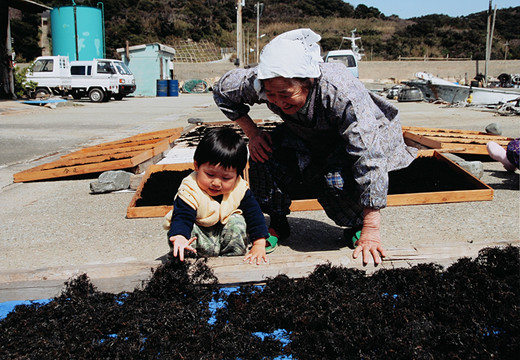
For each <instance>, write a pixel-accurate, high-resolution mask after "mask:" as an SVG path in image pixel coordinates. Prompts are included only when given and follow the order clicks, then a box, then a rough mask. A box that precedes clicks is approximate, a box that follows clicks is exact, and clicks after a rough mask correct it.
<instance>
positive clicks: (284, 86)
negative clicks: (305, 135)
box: [264, 77, 309, 115]
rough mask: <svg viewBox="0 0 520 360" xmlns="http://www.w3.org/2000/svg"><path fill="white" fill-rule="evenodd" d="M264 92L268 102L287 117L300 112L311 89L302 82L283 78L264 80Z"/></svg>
mask: <svg viewBox="0 0 520 360" xmlns="http://www.w3.org/2000/svg"><path fill="white" fill-rule="evenodd" d="M264 90H265V94H266V95H267V100H269V102H271V103H273V104H275V105H276V106H278V107H279V108H280V109H282V111H283V112H284V113H286V114H287V115H293V114H295V113H296V112H297V111H298V110H300V109H301V108H302V107H303V106H304V105H305V101H306V100H307V95H308V94H309V89H308V88H307V87H305V86H303V85H302V83H301V82H299V81H296V80H292V79H286V78H283V77H275V78H272V79H266V80H264Z"/></svg>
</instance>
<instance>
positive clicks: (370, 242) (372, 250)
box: [352, 208, 386, 266]
mask: <svg viewBox="0 0 520 360" xmlns="http://www.w3.org/2000/svg"><path fill="white" fill-rule="evenodd" d="M363 216H364V220H363V228H362V229H361V236H360V237H359V240H358V241H357V242H356V245H357V246H356V249H355V250H354V254H353V255H352V256H353V257H354V259H357V257H358V256H359V254H360V253H361V254H363V265H366V264H368V263H369V262H370V258H372V259H374V265H376V266H377V265H379V264H381V261H382V259H381V258H383V257H385V256H386V253H385V249H383V245H382V244H381V231H380V225H381V213H380V212H379V210H376V209H370V208H365V209H364V211H363Z"/></svg>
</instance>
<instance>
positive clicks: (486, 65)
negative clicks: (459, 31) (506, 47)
mask: <svg viewBox="0 0 520 360" xmlns="http://www.w3.org/2000/svg"><path fill="white" fill-rule="evenodd" d="M491 2H492V0H489V9H488V20H487V31H486V61H485V63H484V86H487V77H488V63H489V28H490V27H491V7H492V5H491Z"/></svg>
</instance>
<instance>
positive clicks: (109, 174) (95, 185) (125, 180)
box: [90, 170, 132, 194]
mask: <svg viewBox="0 0 520 360" xmlns="http://www.w3.org/2000/svg"><path fill="white" fill-rule="evenodd" d="M131 176H132V173H129V172H127V171H123V170H115V171H112V170H111V171H105V172H104V173H102V174H101V175H99V178H98V180H97V181H93V182H91V183H90V192H91V193H94V194H102V193H107V192H111V191H117V190H125V189H128V188H129V187H130V177H131Z"/></svg>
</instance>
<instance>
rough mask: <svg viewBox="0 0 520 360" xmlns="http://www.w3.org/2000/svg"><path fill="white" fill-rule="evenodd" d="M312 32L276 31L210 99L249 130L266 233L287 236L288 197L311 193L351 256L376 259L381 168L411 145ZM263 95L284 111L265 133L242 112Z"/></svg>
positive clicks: (403, 161)
mask: <svg viewBox="0 0 520 360" xmlns="http://www.w3.org/2000/svg"><path fill="white" fill-rule="evenodd" d="M320 39H321V37H320V36H319V35H318V34H316V33H314V32H313V31H312V30H310V29H297V30H292V31H289V32H286V33H283V34H281V35H279V36H278V37H276V38H275V39H273V40H272V41H271V42H270V43H269V44H267V45H266V46H265V47H264V49H263V51H262V53H261V56H260V63H259V65H258V66H257V67H254V68H251V69H235V70H231V71H229V72H228V73H227V74H225V75H224V76H223V77H222V78H221V79H220V81H219V82H218V83H217V84H216V85H215V87H214V99H215V102H216V104H217V105H218V107H219V108H220V109H221V110H222V112H223V113H224V114H225V115H226V116H227V117H228V118H229V119H231V120H234V121H236V122H237V123H238V124H239V125H240V127H241V128H242V130H243V131H244V133H245V134H246V136H247V137H248V138H249V152H250V157H251V159H250V171H249V174H250V175H249V177H250V186H251V189H252V191H253V193H254V194H255V196H256V198H257V200H258V201H259V203H260V205H261V207H262V210H263V211H264V212H265V213H267V214H268V215H269V216H270V226H269V228H270V229H269V231H270V232H271V234H273V235H275V236H277V237H279V238H286V237H288V236H289V234H290V228H289V223H288V221H287V215H288V214H289V206H290V204H291V198H298V197H301V196H304V195H305V196H314V197H316V198H317V199H318V201H319V202H320V204H321V205H322V207H323V209H324V210H325V212H326V214H327V216H328V217H330V218H331V219H332V220H333V221H334V222H335V223H336V224H337V225H339V226H343V227H346V229H345V231H344V235H345V237H346V240H347V245H349V246H350V247H352V248H354V246H355V250H354V253H353V256H354V258H357V257H358V256H359V254H362V258H363V263H364V264H367V263H368V262H369V261H370V260H371V258H373V260H374V263H375V264H376V265H377V264H379V263H380V262H381V257H384V256H385V251H384V249H383V247H382V245H381V235H380V211H379V210H380V209H382V208H384V207H385V206H386V197H387V192H388V172H389V171H392V170H397V169H401V168H404V167H406V166H408V165H409V164H410V163H411V162H412V161H413V160H414V158H415V155H416V150H415V149H414V148H410V147H407V146H406V145H405V144H404V141H403V136H402V129H401V124H400V120H399V114H398V110H397V109H396V108H395V107H393V106H392V105H391V104H389V103H388V102H386V101H385V100H384V99H383V98H382V97H380V96H378V95H374V94H372V93H371V92H369V91H368V90H367V89H366V88H365V87H364V86H363V84H362V83H361V82H360V81H359V80H358V79H356V78H354V77H353V76H352V75H351V73H350V71H349V70H348V69H347V68H346V67H345V66H344V65H343V64H333V63H323V60H322V58H321V57H320V47H319V45H318V44H317V42H318V41H319V40H320ZM262 103H264V104H267V106H268V108H269V109H270V110H271V111H273V112H274V113H275V114H277V115H279V116H280V118H281V119H282V120H283V123H281V124H280V125H278V126H277V127H276V129H275V130H273V131H272V132H271V133H269V132H265V131H262V130H260V129H259V128H258V127H257V126H256V124H255V123H254V122H253V121H252V120H251V118H250V117H249V115H248V112H249V106H248V105H253V104H262ZM359 230H361V231H360V234H359ZM356 235H357V236H359V239H358V238H357V237H356ZM353 242H354V243H353Z"/></svg>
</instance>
